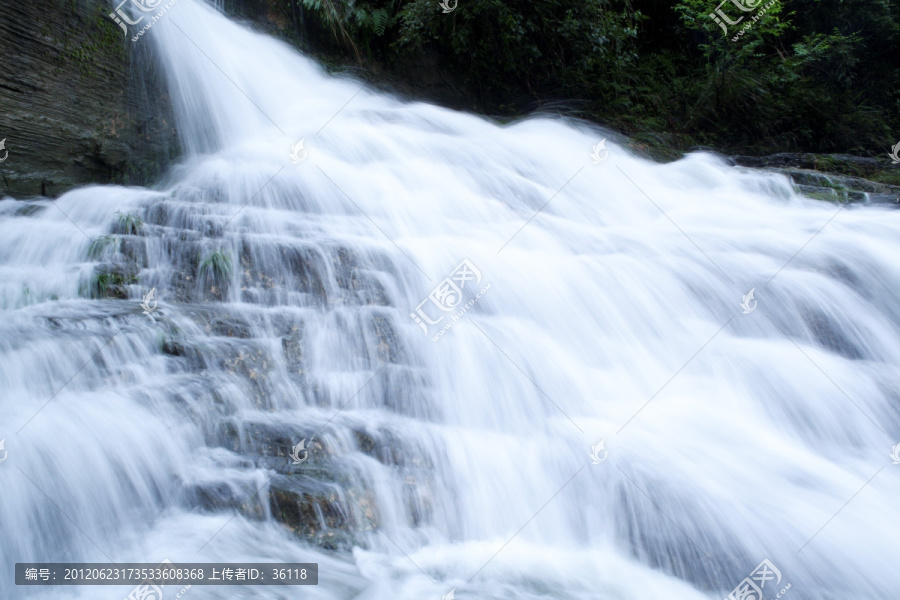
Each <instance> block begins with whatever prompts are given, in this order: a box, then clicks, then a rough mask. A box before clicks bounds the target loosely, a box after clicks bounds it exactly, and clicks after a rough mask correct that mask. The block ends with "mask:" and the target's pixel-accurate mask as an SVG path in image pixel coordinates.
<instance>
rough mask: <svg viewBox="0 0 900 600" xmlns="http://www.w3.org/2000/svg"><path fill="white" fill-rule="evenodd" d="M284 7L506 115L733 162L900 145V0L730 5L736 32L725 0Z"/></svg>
mask: <svg viewBox="0 0 900 600" xmlns="http://www.w3.org/2000/svg"><path fill="white" fill-rule="evenodd" d="M280 2H281V3H282V4H281V9H282V11H283V13H284V16H285V18H286V20H287V19H289V20H290V23H291V24H292V25H291V28H292V30H293V31H294V32H295V33H296V34H297V35H298V36H299V37H300V39H302V40H303V42H304V43H305V44H307V46H308V47H310V48H313V49H316V50H318V51H325V52H328V53H330V54H332V55H336V56H344V57H346V58H352V59H353V60H354V61H360V62H364V63H369V64H380V65H386V66H388V68H389V69H391V68H392V69H393V70H394V71H397V70H402V69H403V66H404V65H406V64H409V63H411V62H414V61H416V60H420V59H421V57H423V56H427V57H428V58H429V60H430V61H431V62H430V64H433V65H436V68H437V69H439V70H441V71H442V72H443V73H445V74H446V75H447V76H448V77H450V78H452V79H453V80H455V81H458V82H461V84H462V85H464V86H465V89H466V90H467V92H468V93H469V94H470V95H471V96H473V97H474V100H475V101H476V102H477V104H478V107H479V108H481V109H482V110H485V111H487V112H490V113H493V114H517V113H522V112H526V111H530V110H534V109H535V108H544V109H553V110H560V109H563V110H565V111H566V112H567V113H568V114H575V115H578V116H583V117H586V118H590V119H592V120H595V121H599V122H601V123H605V124H607V125H609V126H611V127H613V128H615V129H618V130H620V131H622V132H624V133H627V134H629V135H632V136H635V137H636V138H637V139H639V140H644V141H645V143H647V144H650V145H654V146H658V147H669V148H682V149H683V148H687V147H689V146H692V145H708V146H713V147H716V148H719V149H722V150H724V151H728V152H746V153H764V152H774V151H812V152H850V153H856V154H861V155H878V154H880V155H881V156H885V153H886V152H887V151H888V150H889V148H890V146H891V145H893V144H894V143H895V142H896V140H895V138H898V137H900V93H898V91H900V69H898V63H900V0H774V1H773V0H726V3H725V4H723V5H722V12H723V13H725V14H726V15H727V16H728V18H729V19H731V20H737V19H738V18H739V17H741V16H743V20H742V21H741V22H740V23H739V24H738V25H734V26H729V27H728V35H726V34H725V33H724V32H723V29H722V27H720V25H719V24H717V23H716V22H715V21H714V20H713V19H712V18H711V17H710V14H711V13H713V12H714V11H715V9H716V8H717V4H718V2H717V0H676V1H674V2H671V1H661V0H633V1H629V0H529V1H528V2H522V1H519V0H459V5H458V6H457V7H456V9H455V10H453V11H452V12H450V13H444V12H443V11H442V9H441V7H440V5H439V3H438V0H280ZM453 2H454V0H450V3H449V6H451V7H452V6H453ZM737 2H743V9H742V7H740V6H738V5H737V4H735V3H737ZM745 11H746V12H745ZM760 15H761V16H760ZM754 17H758V20H756V21H755V22H754V21H753V18H754ZM748 23H752V26H751V27H750V28H749V29H747V30H746V31H744V33H743V34H741V35H740V37H737V38H736V39H735V36H736V35H737V33H738V31H739V30H741V29H742V28H743V27H745V26H746V25H747V24H748Z"/></svg>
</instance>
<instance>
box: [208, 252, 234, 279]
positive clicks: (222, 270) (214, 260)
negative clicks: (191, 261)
mask: <svg viewBox="0 0 900 600" xmlns="http://www.w3.org/2000/svg"><path fill="white" fill-rule="evenodd" d="M233 272H234V271H233V269H232V266H231V256H229V255H228V254H226V253H224V252H221V251H218V250H216V251H215V252H213V253H211V254H209V255H208V256H207V257H206V258H204V259H203V260H202V261H201V262H200V277H201V278H202V279H204V280H206V281H208V282H211V283H212V284H213V285H218V286H223V285H225V284H227V283H228V281H229V280H230V279H231V275H232V273H233Z"/></svg>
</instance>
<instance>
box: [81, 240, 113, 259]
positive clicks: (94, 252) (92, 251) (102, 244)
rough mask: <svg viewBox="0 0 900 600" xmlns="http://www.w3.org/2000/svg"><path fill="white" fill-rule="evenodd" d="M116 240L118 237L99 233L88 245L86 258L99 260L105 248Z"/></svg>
mask: <svg viewBox="0 0 900 600" xmlns="http://www.w3.org/2000/svg"><path fill="white" fill-rule="evenodd" d="M118 241H119V240H118V238H116V237H115V236H112V235H101V236H100V237H98V238H97V239H95V240H93V241H92V242H91V245H90V247H88V260H100V258H102V256H103V254H104V252H105V251H106V249H107V248H109V247H110V246H112V245H114V244H116V243H117V242H118Z"/></svg>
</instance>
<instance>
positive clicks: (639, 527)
mask: <svg viewBox="0 0 900 600" xmlns="http://www.w3.org/2000/svg"><path fill="white" fill-rule="evenodd" d="M139 43H152V44H155V45H156V46H157V47H158V50H159V55H160V57H161V60H162V61H163V68H164V70H165V72H166V74H167V76H168V78H169V82H170V87H171V93H172V98H173V100H174V103H175V106H176V110H177V117H178V129H179V132H180V136H181V138H182V140H183V142H184V145H185V148H186V157H185V159H184V160H183V162H182V164H181V165H180V166H178V167H176V168H174V169H173V171H172V172H171V174H170V176H169V178H168V180H167V181H165V182H163V183H162V184H160V186H158V188H157V189H153V190H150V189H139V188H124V187H118V186H91V187H85V188H82V189H79V190H75V191H72V192H69V193H67V194H65V195H64V196H62V197H61V198H59V199H57V200H56V201H53V202H50V201H47V200H33V201H28V202H23V201H17V200H13V199H10V198H6V199H4V200H3V201H2V202H0V240H2V241H0V275H2V277H0V303H2V309H3V320H2V323H0V333H2V335H0V356H2V360H0V382H2V392H3V393H2V399H0V407H2V421H0V439H4V438H5V439H6V444H5V447H6V450H7V451H8V458H7V460H5V461H4V462H3V463H0V541H2V543H0V564H3V565H5V566H4V568H3V570H2V571H0V596H2V597H4V598H5V597H22V598H26V597H27V598H48V599H49V598H53V599H58V598H66V599H68V598H90V599H107V598H108V599H115V598H123V597H125V595H127V593H128V588H127V587H126V588H122V587H92V588H84V587H65V588H62V587H55V588H36V587H31V588H25V587H18V588H17V587H16V586H14V585H13V582H12V564H13V563H15V562H37V561H80V562H110V561H117V562H118V561H131V562H159V561H160V560H162V559H163V558H168V559H170V560H172V561H175V562H206V561H223V562H239V561H258V562H270V561H285V562H290V561H293V562H300V561H306V562H318V563H319V565H320V568H319V582H320V583H319V585H318V586H316V587H313V588H311V587H304V588H276V587H264V588H263V587H256V588H248V587H231V588H227V589H224V588H211V587H202V586H194V587H192V588H191V589H190V590H188V591H187V592H186V594H185V597H189V598H191V599H196V600H201V599H204V598H266V599H273V600H274V599H278V598H297V597H308V598H346V599H349V598H366V599H400V600H406V599H409V600H412V599H416V600H419V599H425V598H433V599H435V600H437V599H438V598H441V596H442V595H444V594H447V593H448V592H449V591H450V590H451V589H455V590H456V592H455V595H456V597H457V598H460V599H465V598H479V599H483V600H487V599H494V600H500V599H513V598H515V599H539V598H542V599H543V598H558V599H578V600H581V599H584V600H587V599H603V600H607V599H610V600H611V599H648V600H656V599H659V598H678V599H685V600H689V599H701V598H721V597H723V596H724V595H725V594H726V593H728V592H729V591H730V590H732V589H733V588H734V587H735V586H736V585H737V584H738V583H739V582H740V581H741V579H743V578H744V577H745V576H747V575H749V573H750V571H751V570H752V569H753V568H754V567H755V566H756V565H757V564H758V563H760V562H761V561H762V559H763V558H768V559H769V560H770V561H772V563H773V564H775V565H776V566H777V567H778V568H779V570H780V571H781V574H782V582H781V587H783V585H784V584H785V583H787V582H789V583H790V584H791V587H790V589H789V590H788V592H787V593H786V594H785V595H784V596H783V597H785V598H789V599H790V598H795V599H797V600H799V599H801V598H818V599H832V598H834V599H836V598H842V599H843V598H854V599H870V598H871V599H883V598H891V597H894V596H896V591H895V590H896V589H897V588H898V586H900V575H898V573H900V571H898V570H897V569H896V562H897V559H898V558H900V553H898V551H897V550H896V548H895V546H896V544H895V543H894V539H895V538H896V537H897V534H900V524H898V523H900V521H898V516H900V510H898V508H897V504H896V501H895V499H896V498H897V497H898V494H900V485H898V482H897V479H898V474H897V469H900V467H898V466H893V465H891V459H890V457H889V454H890V450H891V446H892V445H893V444H895V443H896V442H897V441H898V440H897V439H895V438H898V437H900V427H898V425H900V423H898V411H897V408H896V406H892V402H896V399H897V398H898V397H900V375H898V370H897V366H898V362H900V327H898V322H900V307H898V305H897V303H896V302H895V296H896V291H897V290H898V289H900V267H898V260H897V256H900V213H897V212H893V211H891V210H889V209H883V208H872V207H862V208H857V207H847V208H844V209H843V210H840V207H839V206H836V205H832V204H829V203H824V202H820V201H813V200H809V199H805V198H803V197H800V196H798V195H796V194H795V193H794V191H793V190H792V188H791V186H790V184H789V182H788V180H787V179H786V178H784V177H781V176H776V175H773V174H767V173H761V172H753V171H749V170H742V169H735V168H732V167H729V166H727V165H726V164H724V163H723V162H722V161H721V160H720V159H717V158H715V157H713V156H710V155H706V154H694V155H691V156H689V157H688V158H685V159H683V160H681V161H678V162H675V163H672V164H668V165H657V164H652V163H650V162H647V161H645V160H642V159H640V158H637V157H634V156H632V155H630V154H629V153H628V152H627V151H626V150H625V149H623V148H622V147H619V146H618V145H614V144H609V156H608V158H607V159H606V160H604V161H602V162H600V163H599V164H594V163H593V162H592V160H591V158H590V156H589V153H590V151H591V147H592V145H593V144H596V142H597V141H599V139H600V137H602V136H601V134H600V133H598V132H597V131H595V130H592V129H590V128H589V127H587V126H584V125H579V124H576V123H568V122H564V121H560V120H556V119H547V118H535V119H529V120H525V121H523V122H520V123H517V124H514V125H510V126H498V125H497V124H495V123H492V122H490V121H488V120H486V119H482V118H478V117H474V116H471V115H466V114H461V113H457V112H453V111H449V110H445V109H441V108H437V107H434V106H430V105H427V104H419V103H405V102H402V101H400V100H398V99H396V98H393V97H390V96H386V95H384V94H378V93H373V92H371V91H369V90H368V89H362V84H361V83H360V82H357V81H354V80H342V79H336V78H332V77H327V76H325V75H324V74H323V73H322V72H321V70H320V69H319V68H318V67H317V66H316V65H315V64H314V63H312V62H311V61H309V60H308V59H306V58H304V57H302V56H300V55H299V54H297V52H296V51H294V50H292V49H290V48H289V47H287V46H286V45H284V44H282V43H280V42H277V41H275V40H273V39H271V38H268V37H265V36H262V35H259V34H256V33H252V32H250V31H248V30H246V29H244V28H243V27H241V26H238V25H236V24H234V23H232V22H230V21H229V20H228V19H226V18H225V17H223V16H221V15H220V14H218V13H217V12H216V11H214V10H213V9H211V8H209V7H207V6H206V5H204V4H202V3H200V2H198V1H197V0H179V1H178V2H177V3H176V4H175V6H173V7H172V8H171V9H170V10H169V11H168V12H167V13H166V15H165V17H164V18H163V19H161V20H160V21H159V22H157V23H155V24H154V25H153V27H152V29H151V30H150V31H149V32H148V33H147V34H145V35H144V36H143V37H142V38H141V40H140V42H139ZM300 139H303V140H304V150H305V151H306V152H308V157H307V158H306V159H305V160H303V161H302V162H300V163H299V164H293V163H292V162H291V159H290V157H289V152H290V150H291V147H292V146H293V145H294V144H295V143H296V142H297V141H299V140H300ZM300 154H301V155H302V152H301V153H300ZM560 190H561V191H560ZM116 211H121V212H122V213H126V214H134V215H138V216H140V217H141V218H142V219H143V221H144V224H143V227H142V228H141V231H140V235H133V232H132V234H131V235H129V231H126V230H125V228H124V227H126V226H124V225H123V224H122V223H117V221H116V215H115V213H116ZM523 225H524V227H523ZM103 235H113V236H115V239H114V240H113V241H111V242H110V243H109V244H108V245H106V247H102V244H101V245H100V246H98V245H96V244H95V246H94V251H93V252H92V251H91V249H90V247H91V241H92V240H96V239H98V238H100V236H103ZM215 252H220V253H221V254H219V255H218V256H220V257H222V256H227V257H228V258H227V259H222V260H225V261H230V264H231V265H232V268H231V269H230V272H229V270H228V269H227V268H226V269H220V270H219V271H218V272H216V271H215V270H214V269H209V268H200V265H201V264H202V263H203V262H204V261H206V262H207V264H209V262H210V257H212V256H213V253H215ZM798 252H799V253H798ZM463 259H467V260H469V261H470V262H471V264H472V265H474V266H475V267H476V268H477V269H478V271H479V272H480V274H481V277H482V280H481V282H479V287H483V286H485V285H486V284H489V285H490V288H489V290H488V291H487V292H486V293H485V294H484V295H483V296H482V297H481V298H479V299H478V301H477V302H476V303H475V304H474V305H473V306H472V307H471V308H470V309H469V311H468V312H467V313H466V315H465V316H464V317H463V318H461V319H460V320H459V321H458V322H456V323H455V324H454V325H453V327H452V328H451V329H450V330H449V331H447V332H446V333H445V334H444V335H443V336H441V337H440V338H439V339H438V340H437V341H436V342H433V341H431V335H428V336H426V335H423V333H422V330H421V329H420V327H419V325H418V324H417V323H416V322H415V321H414V320H413V319H411V318H410V313H413V312H414V311H415V309H416V307H417V306H418V305H419V304H420V303H421V302H422V301H423V300H424V299H426V298H427V297H428V294H429V292H431V290H432V289H433V288H434V287H435V286H436V285H437V284H438V283H439V282H440V281H441V280H443V279H444V278H445V277H447V276H449V275H450V273H451V272H452V271H453V269H454V268H455V267H456V266H457V265H459V264H460V263H461V262H462V261H463ZM102 265H107V266H108V265H119V266H121V265H132V266H133V267H134V268H136V271H135V272H133V273H132V272H120V271H114V273H115V277H112V276H110V277H107V279H106V280H104V281H105V282H107V283H109V282H112V285H117V286H119V287H118V288H117V289H119V290H120V292H121V295H124V294H125V293H127V295H128V299H127V300H126V299H110V298H103V299H101V298H98V297H97V296H103V295H107V296H108V295H109V294H105V292H104V290H103V288H101V287H99V286H98V283H99V282H98V279H97V277H98V273H101V274H102V272H103V269H105V268H107V267H104V266H102ZM116 268H119V267H116ZM98 269H99V270H98ZM126 271H127V269H126ZM773 276H774V277H773ZM151 288H155V289H156V290H157V297H158V298H159V306H158V308H157V309H156V310H155V311H153V312H151V313H150V314H149V315H144V314H142V309H141V308H140V306H139V304H140V301H141V298H142V296H143V295H144V294H146V293H147V292H148V291H149V290H150V289H151ZM751 288H754V289H755V300H757V301H758V307H757V309H756V310H753V311H752V312H749V313H747V314H744V313H743V311H742V308H741V306H740V305H741V300H742V295H744V294H746V293H747V292H748V291H749V290H750V289H751ZM467 289H468V288H467ZM98 290H100V291H98ZM466 293H467V294H468V292H466ZM466 300H468V296H467V298H466ZM432 314H433V313H432ZM447 314H450V313H447ZM445 322H446V320H445ZM432 333H433V330H432ZM303 438H307V439H310V440H311V443H312V447H313V451H312V453H311V455H310V458H309V460H308V461H307V462H306V463H304V464H302V465H300V466H298V467H293V466H291V465H290V460H289V459H287V454H288V453H289V452H290V446H291V445H292V444H296V443H297V442H299V441H300V440H301V439H303ZM601 439H603V440H605V444H606V449H607V450H608V458H607V460H604V461H602V462H600V463H599V464H593V463H594V461H592V459H591V456H590V452H591V448H592V446H594V445H595V444H597V442H598V441H600V440H601ZM598 456H600V454H599V453H598ZM873 475H874V476H875V477H874V478H873ZM870 478H871V481H870ZM867 482H868V484H867ZM866 484H867V485H866ZM860 490H862V491H860ZM857 492H858V494H857ZM855 494H856V495H855ZM298 498H301V499H303V502H300V503H298V502H295V500H297V499H298ZM311 498H312V499H320V500H322V501H318V500H317V501H312V500H310V499H311ZM851 498H852V500H851ZM245 500H247V501H246V502H244V501H245ZM848 500H850V502H849V503H847V502H848ZM845 503H846V506H845ZM298 507H299V508H298ZM235 510H238V516H233V515H234V514H235V512H234V511H235ZM291 511H295V512H296V513H297V514H299V515H300V517H301V518H299V519H291V518H290V514H293V513H291ZM286 515H287V516H286ZM835 515H836V516H835ZM823 526H824V528H823ZM817 532H818V534H817ZM815 534H817V535H815ZM814 535H815V537H813V536H814ZM811 538H812V541H810V539H811ZM770 589H772V584H771V583H770V584H769V586H767V587H766V592H767V598H768V597H771V598H774V597H775V595H776V593H777V592H778V591H779V589H780V587H779V588H777V589H774V590H773V591H772V592H771V593H770V594H769V590H770ZM170 593H172V594H173V596H172V597H174V592H170Z"/></svg>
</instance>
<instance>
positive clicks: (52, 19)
mask: <svg viewBox="0 0 900 600" xmlns="http://www.w3.org/2000/svg"><path fill="white" fill-rule="evenodd" d="M109 12H111V4H110V3H109V2H107V1H104V0H47V1H45V2H13V1H12V0H0V14H2V15H3V17H2V18H0V39H2V40H3V41H4V43H3V53H4V56H3V63H4V67H3V68H2V69H0V106H2V107H3V112H2V116H0V140H2V139H4V138H5V140H6V142H5V146H6V150H8V151H9V155H8V156H7V158H6V160H5V161H4V162H3V163H0V196H3V195H10V196H13V197H15V198H20V199H21V198H29V197H34V196H37V195H41V196H50V197H56V196H58V195H60V194H61V193H63V192H65V191H66V190H68V189H70V188H72V187H74V186H76V185H81V184H85V183H91V182H94V183H110V182H118V183H134V184H140V183H144V182H147V181H150V180H152V179H153V178H154V177H156V176H158V174H159V173H160V172H161V170H162V168H163V166H164V165H165V164H166V163H167V162H168V161H169V160H171V159H172V158H173V157H174V156H175V155H176V152H177V149H178V143H177V139H176V132H175V127H174V118H173V115H172V108H171V104H170V102H169V98H168V96H167V92H166V87H165V85H164V82H163V81H162V79H161V77H160V74H159V73H158V72H157V68H156V67H155V61H153V60H152V56H151V51H152V49H151V47H150V44H146V43H145V40H141V41H139V42H137V43H132V42H131V40H130V39H126V38H125V36H124V34H123V33H122V30H121V29H120V28H119V27H118V26H117V25H116V24H115V23H113V22H112V20H111V19H109V18H108V17H107V16H106V15H107V14H108V13H109ZM2 155H3V152H2V151H0V157H2Z"/></svg>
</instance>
